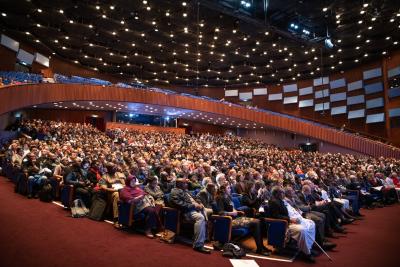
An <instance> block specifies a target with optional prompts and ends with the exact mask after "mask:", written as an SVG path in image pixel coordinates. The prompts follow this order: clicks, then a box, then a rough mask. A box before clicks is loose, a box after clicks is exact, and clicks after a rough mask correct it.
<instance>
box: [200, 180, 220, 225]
mask: <svg viewBox="0 0 400 267" xmlns="http://www.w3.org/2000/svg"><path fill="white" fill-rule="evenodd" d="M196 199H197V201H198V202H200V203H201V204H203V206H204V210H205V211H206V215H207V218H209V217H210V216H211V214H212V213H213V206H215V184H213V183H212V182H209V183H207V185H206V187H205V188H204V189H202V190H200V192H199V193H198V194H197V196H196Z"/></svg>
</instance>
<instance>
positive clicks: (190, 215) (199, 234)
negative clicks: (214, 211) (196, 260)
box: [170, 178, 211, 254]
mask: <svg viewBox="0 0 400 267" xmlns="http://www.w3.org/2000/svg"><path fill="white" fill-rule="evenodd" d="M187 187H188V182H187V180H186V179H184V178H178V179H176V188H173V189H172V190H171V195H170V204H171V206H172V207H174V208H177V209H179V210H180V211H181V212H182V214H183V216H184V217H185V219H187V220H190V221H194V222H195V224H194V241H193V249H194V250H196V251H198V252H201V253H206V254H210V253H211V250H209V249H207V248H205V247H204V242H205V240H206V233H207V223H206V220H207V215H206V214H205V210H204V206H203V205H202V204H199V203H198V202H197V201H196V200H194V198H193V197H192V196H191V195H190V193H189V192H188V190H187Z"/></svg>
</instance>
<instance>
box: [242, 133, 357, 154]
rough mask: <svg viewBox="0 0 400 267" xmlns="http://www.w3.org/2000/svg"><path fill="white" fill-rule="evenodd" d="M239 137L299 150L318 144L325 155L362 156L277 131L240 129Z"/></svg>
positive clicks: (303, 137)
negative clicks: (303, 146)
mask: <svg viewBox="0 0 400 267" xmlns="http://www.w3.org/2000/svg"><path fill="white" fill-rule="evenodd" d="M238 135H239V136H241V137H244V138H250V139H256V140H260V141H263V142H266V143H268V144H273V145H276V146H278V147H281V148H298V147H299V145H300V144H305V143H316V144H318V150H319V151H320V152H323V153H328V152H329V153H344V154H353V155H362V154H361V153H358V152H356V151H354V150H350V149H347V148H344V147H340V146H336V145H333V144H330V143H327V142H322V141H320V140H317V139H314V138H308V137H306V136H301V135H298V134H293V133H288V132H284V131H279V130H275V129H264V130H249V129H240V130H239V131H238Z"/></svg>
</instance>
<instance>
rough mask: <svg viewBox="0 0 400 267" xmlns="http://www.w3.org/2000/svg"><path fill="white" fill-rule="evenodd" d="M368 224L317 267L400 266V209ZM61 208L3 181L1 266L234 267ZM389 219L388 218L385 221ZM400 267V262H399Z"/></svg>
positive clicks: (354, 228) (375, 215)
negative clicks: (71, 214) (73, 215)
mask: <svg viewBox="0 0 400 267" xmlns="http://www.w3.org/2000/svg"><path fill="white" fill-rule="evenodd" d="M364 214H366V216H365V218H366V220H364V221H361V222H357V224H356V225H351V226H348V227H347V228H348V230H349V234H347V236H346V237H342V238H340V239H336V240H335V242H337V243H338V251H337V252H332V253H330V255H331V256H332V257H333V258H334V260H335V261H334V262H333V263H331V262H329V261H328V260H327V258H326V257H325V256H322V255H321V256H319V257H318V258H317V264H316V265H315V266H340V267H341V266H350V267H354V266H363V267H368V266H371V267H372V266H385V267H391V266H393V267H394V266H399V263H398V261H399V257H398V255H399V253H398V240H399V237H400V235H399V230H398V226H399V225H400V206H398V205H396V206H393V207H389V208H384V209H376V210H373V211H364ZM68 215H69V213H68V212H67V211H64V210H63V209H62V208H61V207H59V206H57V205H54V204H48V203H43V202H40V201H38V200H28V199H26V198H25V197H23V196H21V195H18V194H15V193H14V192H13V186H12V183H11V182H9V181H8V180H7V179H5V178H3V177H0V266H1V267H14V266H15V267H21V266H27V267H36V266H38V267H39V266H40V267H47V266H54V267H55V266H60V267H61V266H74V267H80V266H85V267H87V266H96V267H103V266H104V267H110V266H118V267H124V266H127V267H128V266H129V267H132V266H146V267H153V266H154V267H162V266H174V267H177V266H187V267H197V266H199V267H200V266H201V267H204V266H218V267H223V266H231V265H230V263H229V260H228V259H226V258H223V257H222V256H221V254H220V253H219V252H214V253H213V254H212V255H211V256H209V255H202V254H199V253H196V252H194V251H192V250H191V249H190V247H187V246H185V245H180V244H174V245H167V244H162V243H159V242H158V241H155V240H150V239H147V238H145V237H143V236H141V235H138V234H127V233H124V232H120V231H117V230H115V229H114V228H113V227H112V226H111V225H110V224H107V223H98V222H94V221H90V220H88V219H73V218H70V217H68ZM384 218H386V219H384ZM257 262H258V264H259V265H260V266H283V267H285V266H292V267H295V266H310V265H309V264H307V263H304V262H302V261H300V260H296V261H295V262H294V263H282V262H275V261H269V260H257ZM396 263H397V264H396Z"/></svg>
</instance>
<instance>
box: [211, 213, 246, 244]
mask: <svg viewBox="0 0 400 267" xmlns="http://www.w3.org/2000/svg"><path fill="white" fill-rule="evenodd" d="M211 222H212V224H213V227H212V229H213V235H212V237H213V240H214V241H219V242H220V243H221V244H225V243H228V242H230V241H231V239H236V240H238V239H240V238H242V237H245V236H247V235H248V234H250V230H249V228H247V227H235V228H232V217H231V216H220V215H212V216H211Z"/></svg>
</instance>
